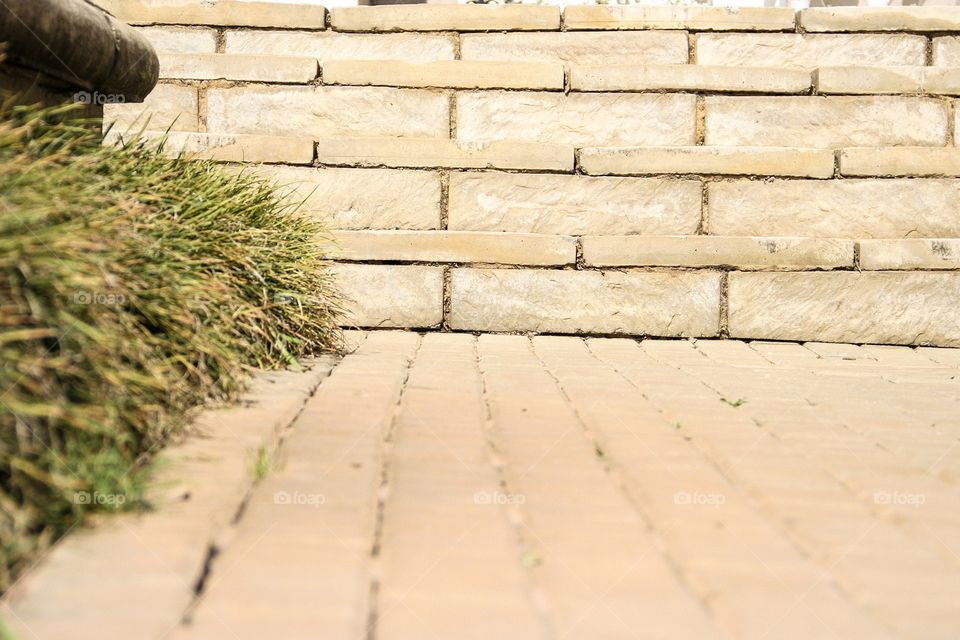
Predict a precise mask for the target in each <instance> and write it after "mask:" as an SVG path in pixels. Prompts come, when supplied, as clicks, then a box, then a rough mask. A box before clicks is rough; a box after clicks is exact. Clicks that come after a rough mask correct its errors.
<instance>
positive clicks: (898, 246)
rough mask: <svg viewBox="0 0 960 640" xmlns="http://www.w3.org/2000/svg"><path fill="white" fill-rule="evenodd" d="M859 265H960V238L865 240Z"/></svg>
mask: <svg viewBox="0 0 960 640" xmlns="http://www.w3.org/2000/svg"><path fill="white" fill-rule="evenodd" d="M860 268H862V269H865V270H867V271H880V270H909V269H960V240H958V239H956V238H943V239H938V240H934V239H930V238H922V239H920V238H918V239H909V240H862V241H861V242H860Z"/></svg>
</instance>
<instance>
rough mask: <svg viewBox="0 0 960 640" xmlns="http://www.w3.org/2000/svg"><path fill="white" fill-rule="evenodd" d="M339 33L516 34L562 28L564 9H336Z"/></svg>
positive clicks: (334, 19) (332, 16)
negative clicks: (499, 32)
mask: <svg viewBox="0 0 960 640" xmlns="http://www.w3.org/2000/svg"><path fill="white" fill-rule="evenodd" d="M330 26H332V27H333V28H334V29H336V30H338V31H516V30H535V31H540V30H546V29H559V28H560V8H559V7H556V6H552V7H551V6H549V5H519V4H517V5H509V6H497V5H477V4H471V5H463V4H460V5H458V4H434V5H386V6H377V7H335V8H333V9H331V11H330Z"/></svg>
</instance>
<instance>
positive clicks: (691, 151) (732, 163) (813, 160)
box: [579, 146, 834, 178]
mask: <svg viewBox="0 0 960 640" xmlns="http://www.w3.org/2000/svg"><path fill="white" fill-rule="evenodd" d="M579 158H580V167H581V168H582V169H583V172H584V173H587V174H590V175H644V174H663V173H690V174H695V173H699V174H721V175H761V176H800V177H810V178H829V177H831V176H833V173H834V154H833V151H832V150H827V149H796V148H777V147H706V146H694V147H586V148H584V149H581V150H580V154H579Z"/></svg>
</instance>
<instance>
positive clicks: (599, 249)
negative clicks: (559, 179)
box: [583, 236, 853, 270]
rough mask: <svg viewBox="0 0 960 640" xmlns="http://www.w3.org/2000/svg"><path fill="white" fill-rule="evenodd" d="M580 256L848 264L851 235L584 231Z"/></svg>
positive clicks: (626, 260) (624, 260) (602, 263)
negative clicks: (668, 234) (728, 235)
mask: <svg viewBox="0 0 960 640" xmlns="http://www.w3.org/2000/svg"><path fill="white" fill-rule="evenodd" d="M583 260H584V263H585V264H588V265H591V266H596V267H629V266H651V267H712V266H732V267H735V268H737V269H750V270H752V269H784V270H803V269H832V268H836V267H852V266H853V241H852V240H835V239H813V238H744V237H736V238H720V237H712V236H674V237H644V236H587V237H585V238H583Z"/></svg>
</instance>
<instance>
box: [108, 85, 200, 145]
mask: <svg viewBox="0 0 960 640" xmlns="http://www.w3.org/2000/svg"><path fill="white" fill-rule="evenodd" d="M198 113H199V107H198V99H197V88H196V87H180V86H177V85H173V84H158V85H157V86H156V87H155V88H154V90H153V91H151V92H150V95H148V96H147V98H146V99H145V100H144V101H143V102H142V103H137V104H133V103H131V104H106V105H104V106H103V124H104V126H108V125H110V124H113V128H114V130H116V131H117V132H118V133H130V132H134V131H139V130H140V129H143V128H146V127H149V128H150V129H152V130H155V131H165V130H167V129H170V130H171V131H196V130H197V129H198V128H199V115H198Z"/></svg>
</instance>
